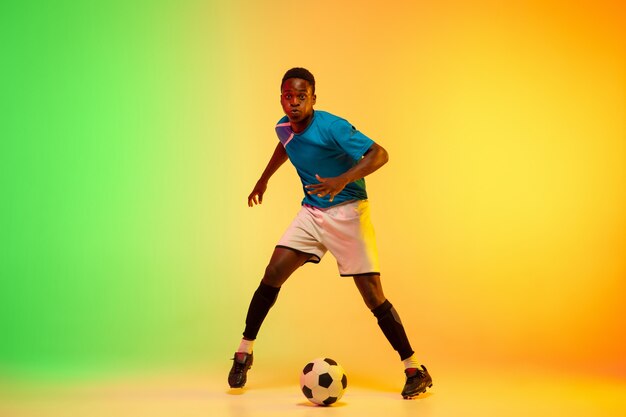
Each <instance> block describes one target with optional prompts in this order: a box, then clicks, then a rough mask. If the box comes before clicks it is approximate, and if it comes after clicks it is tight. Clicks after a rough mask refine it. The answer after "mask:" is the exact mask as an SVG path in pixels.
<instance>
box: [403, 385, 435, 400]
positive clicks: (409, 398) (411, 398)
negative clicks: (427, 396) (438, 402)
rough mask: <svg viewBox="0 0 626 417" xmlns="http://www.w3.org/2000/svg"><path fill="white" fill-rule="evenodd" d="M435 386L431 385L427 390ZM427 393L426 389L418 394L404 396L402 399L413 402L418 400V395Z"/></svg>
mask: <svg viewBox="0 0 626 417" xmlns="http://www.w3.org/2000/svg"><path fill="white" fill-rule="evenodd" d="M432 386H433V384H430V385H429V386H428V387H427V388H432ZM425 392H426V388H424V389H423V390H421V391H418V392H416V393H415V394H413V395H403V396H402V398H404V399H405V400H413V399H415V398H417V396H418V395H420V394H423V393H425Z"/></svg>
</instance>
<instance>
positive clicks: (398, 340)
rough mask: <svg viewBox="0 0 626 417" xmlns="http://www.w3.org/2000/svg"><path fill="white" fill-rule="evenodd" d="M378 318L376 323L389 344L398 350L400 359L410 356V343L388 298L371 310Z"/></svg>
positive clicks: (411, 351)
mask: <svg viewBox="0 0 626 417" xmlns="http://www.w3.org/2000/svg"><path fill="white" fill-rule="evenodd" d="M372 313H374V316H376V318H377V319H378V325H379V326H380V328H381V330H382V331H383V333H384V334H385V336H386V337H387V340H389V343H391V346H392V347H393V348H394V349H395V350H396V351H397V352H398V354H399V355H400V359H401V360H405V359H406V358H409V357H411V355H412V354H413V353H414V352H413V349H411V344H410V343H409V339H408V337H407V336H406V332H405V331H404V326H403V325H402V322H401V321H400V316H398V312H397V311H396V309H395V308H393V305H391V303H390V302H389V300H385V301H384V302H383V303H382V304H381V305H379V306H378V307H376V308H374V309H373V310H372Z"/></svg>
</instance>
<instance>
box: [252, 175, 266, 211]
mask: <svg viewBox="0 0 626 417" xmlns="http://www.w3.org/2000/svg"><path fill="white" fill-rule="evenodd" d="M265 190H267V183H265V182H260V181H259V182H257V183H256V185H255V186H254V189H253V190H252V192H251V193H250V195H249V196H248V207H253V206H254V205H255V204H261V203H263V194H265Z"/></svg>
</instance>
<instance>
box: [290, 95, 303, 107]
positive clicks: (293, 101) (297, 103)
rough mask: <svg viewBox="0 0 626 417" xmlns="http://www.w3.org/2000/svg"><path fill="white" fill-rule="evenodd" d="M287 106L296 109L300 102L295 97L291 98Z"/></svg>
mask: <svg viewBox="0 0 626 417" xmlns="http://www.w3.org/2000/svg"><path fill="white" fill-rule="evenodd" d="M289 104H291V106H292V107H296V106H298V105H299V104H300V102H299V101H298V98H297V97H292V98H291V100H289Z"/></svg>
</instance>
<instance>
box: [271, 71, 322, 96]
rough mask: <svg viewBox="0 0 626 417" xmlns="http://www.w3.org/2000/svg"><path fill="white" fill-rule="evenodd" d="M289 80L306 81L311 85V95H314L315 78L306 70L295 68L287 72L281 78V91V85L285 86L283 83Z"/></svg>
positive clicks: (281, 87)
mask: <svg viewBox="0 0 626 417" xmlns="http://www.w3.org/2000/svg"><path fill="white" fill-rule="evenodd" d="M289 78H300V79H302V80H306V81H308V82H309V84H310V85H311V88H312V89H313V94H315V77H314V76H313V74H311V72H310V71H309V70H308V69H306V68H300V67H295V68H292V69H290V70H289V71H287V72H286V73H285V75H284V76H283V80H282V81H281V82H280V89H281V90H282V89H283V84H285V81H286V80H288V79H289Z"/></svg>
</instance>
